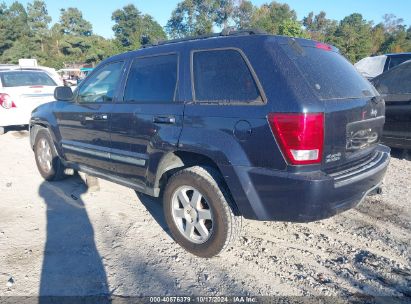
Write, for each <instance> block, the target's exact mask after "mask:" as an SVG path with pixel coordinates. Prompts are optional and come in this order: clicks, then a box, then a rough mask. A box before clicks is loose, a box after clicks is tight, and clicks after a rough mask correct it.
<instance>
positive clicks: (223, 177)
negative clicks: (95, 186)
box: [30, 31, 389, 257]
mask: <svg viewBox="0 0 411 304" xmlns="http://www.w3.org/2000/svg"><path fill="white" fill-rule="evenodd" d="M55 99H56V101H54V102H52V103H49V104H46V105H43V106H41V107H39V108H37V109H36V110H35V111H34V112H33V114H32V118H31V122H30V126H31V128H30V136H31V145H32V147H33V150H34V152H35V158H36V162H37V166H38V168H39V171H40V173H41V175H42V176H43V177H44V178H45V179H46V180H49V181H53V180H58V179H61V178H63V177H64V170H65V168H73V169H75V170H79V171H82V172H85V173H87V174H90V175H94V176H97V177H99V178H103V179H107V180H110V181H113V182H116V183H119V184H122V185H125V186H128V187H131V188H134V189H135V190H136V191H137V192H141V193H145V194H148V195H151V196H154V197H158V196H160V195H161V196H162V198H163V205H164V213H165V218H166V221H167V223H168V226H169V228H170V231H171V233H172V235H173V236H174V238H175V240H176V241H177V242H178V243H179V244H180V245H181V246H183V247H184V248H185V249H187V250H188V251H190V252H192V253H193V254H196V255H198V256H201V257H211V256H214V255H216V254H218V253H219V252H221V251H222V250H223V249H225V248H227V246H228V244H229V243H230V241H232V240H233V239H234V238H235V236H236V235H237V233H238V231H239V229H240V226H241V218H242V217H244V218H247V219H253V220H264V221H267V220H273V221H291V222H309V221H314V220H319V219H324V218H327V217H330V216H332V215H334V214H337V213H339V212H342V211H344V210H347V209H349V208H351V207H353V206H355V205H357V204H358V203H359V202H361V200H362V199H363V198H364V197H365V196H366V195H368V194H370V193H371V192H374V191H375V190H376V189H378V187H379V186H380V184H381V181H382V179H383V177H384V174H385V171H386V169H387V166H388V163H389V149H388V148H387V147H385V146H382V145H380V144H379V139H380V136H381V133H382V128H383V124H384V101H383V100H382V99H381V98H380V97H379V95H378V93H377V92H376V91H375V89H374V88H373V86H372V85H370V83H369V82H368V81H366V80H365V79H364V78H362V76H360V75H359V74H358V73H357V72H356V70H355V69H354V67H353V66H352V65H351V64H350V63H349V62H348V61H347V60H346V59H345V58H344V57H343V56H341V55H340V54H339V53H338V50H337V49H335V48H334V47H332V46H329V45H326V44H323V43H318V42H315V41H310V40H304V39H293V38H289V37H281V36H272V35H266V34H258V33H255V32H252V31H249V32H231V33H225V34H220V35H213V36H209V37H197V38H191V39H185V40H177V41H169V42H164V43H159V44H158V45H153V46H149V47H146V48H143V49H140V50H137V51H132V52H128V53H125V54H121V55H117V56H114V57H112V58H109V59H107V60H105V61H104V62H102V63H101V64H100V65H99V66H98V67H97V68H96V69H95V70H94V71H93V72H92V73H91V74H90V75H89V76H88V77H87V78H86V79H85V80H84V81H83V82H82V83H81V84H80V85H79V87H78V88H77V89H76V91H75V92H74V93H71V90H70V89H69V88H64V87H60V88H57V89H56V92H55Z"/></svg>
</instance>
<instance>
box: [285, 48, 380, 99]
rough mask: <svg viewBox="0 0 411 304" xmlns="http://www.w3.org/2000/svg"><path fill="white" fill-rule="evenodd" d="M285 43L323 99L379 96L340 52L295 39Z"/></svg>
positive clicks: (286, 50) (286, 49)
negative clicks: (299, 43)
mask: <svg viewBox="0 0 411 304" xmlns="http://www.w3.org/2000/svg"><path fill="white" fill-rule="evenodd" d="M281 46H282V48H283V49H284V51H285V53H286V54H287V55H288V56H289V58H290V59H291V60H292V61H293V62H294V63H295V65H296V66H297V68H298V69H299V71H300V72H301V74H302V75H303V76H304V78H305V79H306V80H307V82H308V84H309V86H310V87H311V88H312V89H313V90H314V91H315V92H316V93H317V95H318V96H319V97H320V99H344V98H361V97H367V96H374V95H375V93H376V92H375V90H374V88H373V87H372V85H371V84H370V83H369V82H368V81H367V80H366V79H365V78H363V77H362V76H361V75H360V74H359V73H358V72H357V70H356V69H355V68H354V66H353V65H352V64H351V63H350V62H348V60H346V59H345V58H344V57H343V56H341V55H340V54H338V53H336V52H334V51H329V50H325V49H322V48H317V47H315V46H313V47H309V46H304V47H301V46H300V45H298V42H296V41H293V40H290V43H289V44H281Z"/></svg>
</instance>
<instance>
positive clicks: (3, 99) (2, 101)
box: [0, 93, 16, 109]
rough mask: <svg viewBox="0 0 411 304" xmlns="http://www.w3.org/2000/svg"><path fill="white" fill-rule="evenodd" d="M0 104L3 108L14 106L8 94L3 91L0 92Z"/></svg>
mask: <svg viewBox="0 0 411 304" xmlns="http://www.w3.org/2000/svg"><path fill="white" fill-rule="evenodd" d="M0 105H1V106H2V107H3V108H5V109H11V108H15V107H16V105H15V104H14V102H13V100H11V97H10V95H9V94H5V93H0Z"/></svg>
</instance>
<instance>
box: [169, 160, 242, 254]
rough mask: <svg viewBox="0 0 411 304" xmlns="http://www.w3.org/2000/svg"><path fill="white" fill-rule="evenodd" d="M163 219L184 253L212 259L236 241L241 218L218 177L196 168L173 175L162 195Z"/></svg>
mask: <svg viewBox="0 0 411 304" xmlns="http://www.w3.org/2000/svg"><path fill="white" fill-rule="evenodd" d="M163 208H164V215H165V219H166V222H167V224H168V227H169V228H170V231H171V234H172V235H173V237H174V239H175V240H176V241H177V243H179V244H180V245H181V246H182V247H183V248H185V249H186V250H187V251H189V252H191V253H193V254H195V255H197V256H199V257H204V258H210V257H213V256H215V255H217V254H219V253H220V252H222V251H223V250H225V249H226V248H228V246H229V244H230V243H231V242H233V241H234V240H235V239H236V236H237V235H238V233H239V231H240V229H241V217H240V216H238V215H237V214H236V213H237V212H236V209H235V206H234V204H233V203H232V202H231V200H230V196H229V194H228V193H227V191H226V189H225V185H224V184H223V182H222V180H221V176H220V175H219V174H218V173H217V172H216V171H215V170H214V169H211V168H205V167H200V166H195V167H191V168H187V169H184V170H181V171H179V172H177V173H176V174H174V175H173V176H172V177H171V178H170V180H169V181H168V183H167V186H166V189H165V191H164V205H163Z"/></svg>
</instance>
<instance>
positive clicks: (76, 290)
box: [39, 175, 109, 299]
mask: <svg viewBox="0 0 411 304" xmlns="http://www.w3.org/2000/svg"><path fill="white" fill-rule="evenodd" d="M85 192H87V186H86V185H85V183H84V182H83V180H82V179H81V178H80V177H79V176H78V175H75V176H73V177H70V178H68V179H67V180H65V181H63V182H53V183H50V182H43V183H42V184H41V185H40V188H39V195H40V196H41V197H42V198H43V200H44V203H45V204H46V206H47V209H46V210H47V211H46V213H47V240H46V245H45V249H44V259H43V265H42V270H41V281H40V290H39V294H40V297H44V296H56V295H58V296H85V295H87V296H90V295H92V296H105V295H108V294H109V288H108V284H107V276H106V272H105V269H104V266H103V263H102V261H101V257H100V254H99V252H98V250H97V247H96V244H95V241H94V231H93V227H92V224H91V222H90V219H89V217H88V214H87V210H86V208H85V205H84V202H83V201H82V199H81V195H82V194H84V193H85ZM43 299H44V298H43Z"/></svg>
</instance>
